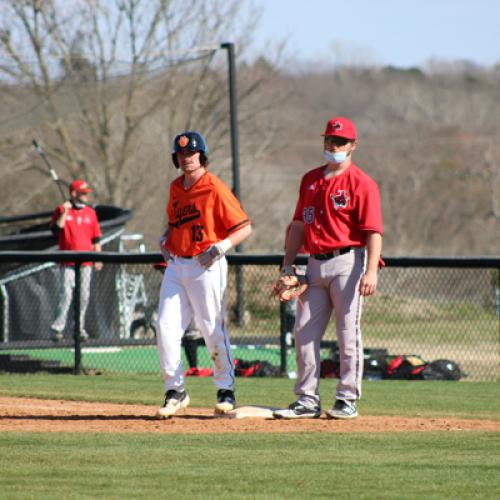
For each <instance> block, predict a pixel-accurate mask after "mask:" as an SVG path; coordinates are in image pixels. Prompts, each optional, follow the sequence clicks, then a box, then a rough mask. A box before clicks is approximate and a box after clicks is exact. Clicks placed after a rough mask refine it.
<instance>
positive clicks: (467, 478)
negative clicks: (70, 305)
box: [0, 374, 500, 499]
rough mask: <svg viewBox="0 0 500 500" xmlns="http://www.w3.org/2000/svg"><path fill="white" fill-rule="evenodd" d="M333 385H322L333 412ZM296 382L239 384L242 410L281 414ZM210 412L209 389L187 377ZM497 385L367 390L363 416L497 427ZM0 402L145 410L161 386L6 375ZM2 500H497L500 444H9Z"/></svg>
mask: <svg viewBox="0 0 500 500" xmlns="http://www.w3.org/2000/svg"><path fill="white" fill-rule="evenodd" d="M335 382H336V381H335V380H322V382H321V394H322V396H323V400H324V405H325V406H329V405H330V404H331V403H332V397H333V391H334V387H335ZM292 388H293V381H292V380H287V379H275V378H273V379H257V378H256V379H251V378H249V379H238V380H237V396H238V402H239V404H240V405H244V404H265V405H276V406H284V405H287V404H288V403H290V402H291V401H292V400H293V393H292ZM187 389H188V391H189V393H190V395H191V400H192V406H195V407H210V406H212V404H213V401H214V394H215V389H214V386H213V384H212V381H211V380H210V379H205V378H202V379H200V378H189V379H188V380H187ZM498 391H499V384H498V383H490V382H476V383H463V382H403V381H383V382H380V381H378V382H365V383H364V397H363V399H362V401H361V404H360V412H361V414H362V415H388V416H389V415H399V416H406V417H412V416H414V417H415V416H419V417H428V418H445V417H449V418H452V417H460V418H479V419H489V420H491V419H494V420H500V398H498ZM0 395H1V396H31V397H38V398H58V399H68V400H83V401H104V402H115V403H116V402H124V403H144V404H153V405H157V404H159V403H160V402H161V400H162V383H161V381H160V378H159V376H156V375H138V374H135V375H134V374H131V375H111V376H109V375H101V376H72V375H48V374H39V375H5V374H4V375H0ZM0 449H1V450H2V451H1V453H0V485H1V487H0V498H2V499H3V498H6V499H13V498H23V499H24V498H106V499H107V498H113V499H114V498H175V499H177V498H252V499H253V498H273V499H274V498H304V497H305V498H309V497H315V498H353V499H354V498H356V499H358V498H362V499H365V498H366V499H373V498H384V499H385V498H390V499H392V498H394V499H396V498H398V499H399V498H410V499H412V498H423V497H425V498H436V499H437V498H453V499H455V498H464V499H465V498H467V499H468V498H492V499H493V498H495V499H496V498H498V497H499V495H500V451H499V450H500V433H492V432H480V431H469V432H458V431H457V432H450V431H447V432H410V433H400V432H398V433H374V434H346V433H335V432H332V433H318V432H310V433H307V432H301V433H288V434H287V433H279V434H267V433H266V434H259V433H252V432H245V433H241V434H225V435H220V434H219V435H210V434H203V435H175V434H172V435H165V434H153V433H151V434H120V433H115V434H99V433H96V434H91V433H78V434H66V433H59V434H42V433H19V432H3V433H2V434H0Z"/></svg>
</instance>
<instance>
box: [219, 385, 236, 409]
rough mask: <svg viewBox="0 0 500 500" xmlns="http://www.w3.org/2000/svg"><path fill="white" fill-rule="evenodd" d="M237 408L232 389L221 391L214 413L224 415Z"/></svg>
mask: <svg viewBox="0 0 500 500" xmlns="http://www.w3.org/2000/svg"><path fill="white" fill-rule="evenodd" d="M235 408H236V399H235V397H234V392H233V391H231V390H230V389H219V390H218V391H217V403H215V410H214V413H215V414H218V415H224V414H225V413H228V412H230V411H232V410H234V409H235Z"/></svg>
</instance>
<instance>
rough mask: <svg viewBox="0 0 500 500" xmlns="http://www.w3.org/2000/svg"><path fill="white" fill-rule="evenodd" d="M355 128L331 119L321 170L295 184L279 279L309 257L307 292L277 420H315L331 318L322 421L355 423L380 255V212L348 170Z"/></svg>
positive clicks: (368, 183) (373, 192)
mask: <svg viewBox="0 0 500 500" xmlns="http://www.w3.org/2000/svg"><path fill="white" fill-rule="evenodd" d="M356 147H357V134H356V128H355V126H354V123H352V121H350V120H348V119H347V118H344V117H335V118H332V119H331V120H330V121H329V122H328V124H327V126H326V130H325V133H324V157H325V160H326V165H322V166H321V167H318V168H315V169H313V170H311V171H309V172H307V173H306V174H305V175H304V177H303V178H302V182H301V184H300V191H299V199H298V202H297V206H296V210H295V214H294V216H293V221H292V225H291V229H290V233H289V236H288V238H287V243H286V250H285V257H284V260H283V268H282V270H281V275H282V276H287V275H292V274H293V273H294V270H293V268H292V264H293V262H294V260H295V257H296V255H297V252H298V250H299V248H300V246H301V245H302V244H303V245H304V247H305V250H306V252H307V253H308V254H310V257H309V260H308V265H307V272H306V276H307V280H308V284H309V287H308V288H307V290H306V291H305V292H304V293H303V294H302V295H301V296H300V297H299V299H298V307H297V317H296V320H295V328H294V334H295V351H296V358H297V370H298V374H297V383H296V384H295V394H296V396H297V400H296V401H295V402H294V403H292V404H291V405H290V406H289V407H288V408H287V409H283V410H277V411H275V412H274V416H275V417H276V418H286V419H292V418H318V417H319V416H320V415H321V401H320V396H319V377H320V342H321V339H322V338H323V336H324V334H325V330H326V327H327V325H328V322H329V320H330V316H331V314H332V311H334V312H335V322H336V330H337V340H338V344H339V351H340V378H339V382H338V384H337V389H336V401H335V404H334V406H333V409H332V410H328V411H327V412H326V415H327V417H328V418H336V419H351V418H356V417H357V416H358V412H357V401H358V399H359V398H360V397H361V379H362V375H363V347H362V343H361V328H360V318H361V307H362V299H363V297H365V296H368V295H372V294H373V293H374V292H375V290H376V288H377V271H378V265H379V262H380V255H381V251H382V233H383V229H382V211H381V206H380V193H379V189H378V186H377V184H376V183H375V181H374V180H373V179H371V178H370V177H369V176H368V175H367V174H365V173H364V172H363V171H362V170H361V169H359V168H358V167H357V166H356V165H355V164H354V163H353V162H352V154H353V152H354V151H355V149H356Z"/></svg>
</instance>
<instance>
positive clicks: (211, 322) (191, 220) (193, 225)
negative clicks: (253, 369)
mask: <svg viewBox="0 0 500 500" xmlns="http://www.w3.org/2000/svg"><path fill="white" fill-rule="evenodd" d="M207 154H208V148H207V146H206V143H205V139H204V138H203V136H202V135H201V134H199V133H197V132H191V131H188V132H184V133H182V134H179V135H178V136H176V137H175V139H174V142H173V150H172V160H173V162H174V165H175V166H176V168H180V169H181V170H182V175H181V176H180V177H177V178H176V179H175V180H174V181H173V182H172V183H171V184H170V197H169V201H168V205H167V217H168V227H167V230H166V232H165V234H164V235H163V236H162V237H161V238H160V249H161V252H162V254H163V256H164V258H165V261H168V266H167V269H166V271H165V274H164V276H163V282H162V286H161V290H160V303H159V313H158V351H159V356H160V367H161V372H162V376H163V380H164V384H165V403H164V405H163V406H162V407H161V408H160V409H159V410H158V412H157V416H158V417H159V418H170V417H172V416H173V415H174V414H175V413H176V412H177V411H178V410H180V409H181V408H186V407H187V406H188V405H189V396H188V394H187V393H186V391H185V388H184V374H183V367H182V361H181V340H182V336H183V334H184V331H185V330H186V328H187V326H188V325H189V323H190V322H191V320H192V318H193V317H194V319H195V322H196V324H197V325H198V328H199V329H200V331H201V333H202V335H203V337H204V339H205V344H206V346H207V348H208V351H209V353H210V356H211V358H212V362H213V371H214V376H213V379H214V383H215V386H216V388H217V401H216V404H215V413H216V414H217V413H218V414H223V413H227V412H229V411H231V410H233V409H234V407H235V405H236V400H235V396H234V364H233V359H232V356H231V351H230V345H229V337H228V333H227V330H226V321H225V320H226V287H227V261H226V258H225V257H224V255H225V253H226V252H227V251H228V250H229V249H230V248H232V247H233V246H236V245H238V244H239V243H241V242H242V241H243V240H245V239H246V238H247V237H248V236H249V235H250V233H251V232H252V227H251V222H250V219H249V218H248V215H247V214H246V213H245V211H244V210H243V208H242V207H241V205H240V203H239V201H238V200H237V199H236V197H235V196H234V195H233V193H232V192H231V190H230V189H229V188H228V187H227V186H226V185H225V184H224V183H223V182H222V181H221V180H220V179H219V178H218V177H216V176H215V175H213V174H212V173H210V172H209V171H208V157H207Z"/></svg>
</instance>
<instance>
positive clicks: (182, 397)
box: [156, 389, 189, 418]
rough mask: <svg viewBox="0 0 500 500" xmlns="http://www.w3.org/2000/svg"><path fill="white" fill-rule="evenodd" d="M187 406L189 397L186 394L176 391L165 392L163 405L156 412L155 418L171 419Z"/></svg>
mask: <svg viewBox="0 0 500 500" xmlns="http://www.w3.org/2000/svg"><path fill="white" fill-rule="evenodd" d="M188 406H189V396H188V394H187V392H185V391H183V392H177V391H176V390H173V389H172V390H170V391H167V393H166V394H165V403H164V404H163V406H162V407H161V408H159V409H158V411H157V412H156V417H157V418H171V417H173V416H174V415H175V414H176V413H177V412H178V411H179V410H182V409H183V408H187V407H188Z"/></svg>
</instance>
